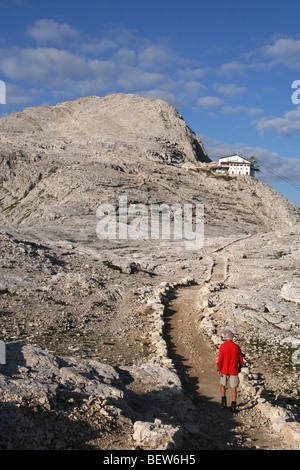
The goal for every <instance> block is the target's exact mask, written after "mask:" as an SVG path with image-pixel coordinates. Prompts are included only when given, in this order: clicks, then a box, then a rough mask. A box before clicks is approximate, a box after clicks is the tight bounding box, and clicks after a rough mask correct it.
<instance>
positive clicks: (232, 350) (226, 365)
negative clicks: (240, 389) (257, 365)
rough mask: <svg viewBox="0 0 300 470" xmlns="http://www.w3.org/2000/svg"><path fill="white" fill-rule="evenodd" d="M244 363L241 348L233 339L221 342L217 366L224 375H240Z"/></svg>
mask: <svg viewBox="0 0 300 470" xmlns="http://www.w3.org/2000/svg"><path fill="white" fill-rule="evenodd" d="M243 365H244V362H243V356H242V352H241V348H240V347H239V346H238V345H237V344H236V343H234V342H233V341H226V342H225V343H223V344H221V346H220V351H219V360H218V362H217V367H218V369H219V370H221V373H222V374H223V375H238V373H239V371H240V368H241V367H242V366H243Z"/></svg>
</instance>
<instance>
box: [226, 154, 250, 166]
mask: <svg viewBox="0 0 300 470" xmlns="http://www.w3.org/2000/svg"><path fill="white" fill-rule="evenodd" d="M219 162H224V163H246V164H249V165H250V164H251V162H250V160H247V159H246V158H244V157H241V156H240V155H238V154H234V155H228V156H227V157H221V158H219Z"/></svg>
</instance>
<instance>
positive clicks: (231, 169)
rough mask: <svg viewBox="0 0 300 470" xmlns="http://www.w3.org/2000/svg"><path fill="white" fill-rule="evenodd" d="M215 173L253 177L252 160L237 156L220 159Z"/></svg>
mask: <svg viewBox="0 0 300 470" xmlns="http://www.w3.org/2000/svg"><path fill="white" fill-rule="evenodd" d="M215 172H216V173H219V174H228V175H248V176H253V174H254V168H253V165H252V162H251V161H250V160H247V159H246V158H244V157H241V156H240V155H237V154H235V155H229V156H228V157H222V158H219V164H218V166H216V167H215Z"/></svg>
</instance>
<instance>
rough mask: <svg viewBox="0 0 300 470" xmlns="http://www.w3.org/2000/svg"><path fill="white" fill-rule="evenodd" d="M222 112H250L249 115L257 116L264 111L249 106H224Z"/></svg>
mask: <svg viewBox="0 0 300 470" xmlns="http://www.w3.org/2000/svg"><path fill="white" fill-rule="evenodd" d="M221 112H222V113H224V114H248V115H249V116H257V115H258V114H263V113H264V111H263V109H261V108H248V107H247V106H236V107H232V106H224V107H223V108H222V110H221Z"/></svg>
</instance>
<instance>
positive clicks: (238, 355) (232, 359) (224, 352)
mask: <svg viewBox="0 0 300 470" xmlns="http://www.w3.org/2000/svg"><path fill="white" fill-rule="evenodd" d="M224 338H225V340H226V341H225V343H223V344H221V346H220V350H219V360H218V362H217V368H218V373H219V375H220V376H221V380H220V384H221V395H222V406H223V408H226V405H227V402H226V386H228V385H230V387H231V393H232V403H231V410H232V411H233V412H235V411H236V397H237V387H238V384H239V378H238V373H239V372H240V371H241V367H242V366H243V365H244V362H243V356H242V352H241V348H240V347H239V346H238V345H237V344H236V343H234V342H233V333H232V332H231V331H225V334H224Z"/></svg>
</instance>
